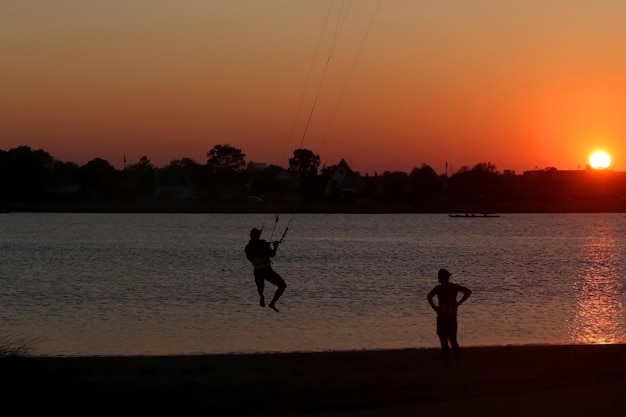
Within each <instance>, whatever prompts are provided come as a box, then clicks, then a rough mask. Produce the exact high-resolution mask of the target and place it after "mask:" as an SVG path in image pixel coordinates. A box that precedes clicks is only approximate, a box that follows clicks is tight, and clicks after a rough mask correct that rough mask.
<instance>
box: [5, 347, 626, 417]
mask: <svg viewBox="0 0 626 417" xmlns="http://www.w3.org/2000/svg"><path fill="white" fill-rule="evenodd" d="M464 355H465V357H464V359H465V360H464V364H463V366H462V367H461V368H460V369H452V370H447V369H446V368H445V367H444V366H443V365H442V361H441V357H440V352H439V351H438V350H436V349H407V350H387V351H353V352H324V353H290V354H251V355H203V356H166V357H69V358H50V357H19V358H2V359H0V375H1V378H2V387H1V391H0V395H1V396H2V404H3V407H2V408H1V410H3V411H2V414H3V415H34V414H32V413H38V414H46V415H52V414H54V415H84V416H93V415H110V416H120V415H136V416H154V415H172V416H174V415H181V416H183V415H184V416H187V415H188V416H278V417H280V416H325V417H330V416H333V417H357V416H358V417H369V416H390V417H393V416H435V415H438V416H551V417H559V416H568V417H572V416H602V417H613V416H620V417H624V416H626V345H594V346H524V347H480V348H466V349H464ZM9 410H13V411H10V412H9ZM4 411H7V414H5V413H4Z"/></svg>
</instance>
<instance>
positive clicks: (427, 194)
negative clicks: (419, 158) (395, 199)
mask: <svg viewBox="0 0 626 417" xmlns="http://www.w3.org/2000/svg"><path fill="white" fill-rule="evenodd" d="M409 187H410V191H409V192H410V195H411V198H412V199H413V201H416V202H428V201H434V200H436V199H437V198H438V197H439V196H440V194H441V192H442V191H443V181H442V180H441V178H440V177H439V175H437V173H436V172H435V170H434V169H433V168H432V167H431V166H430V165H427V164H422V166H421V167H420V168H413V170H412V171H411V173H410V174H409Z"/></svg>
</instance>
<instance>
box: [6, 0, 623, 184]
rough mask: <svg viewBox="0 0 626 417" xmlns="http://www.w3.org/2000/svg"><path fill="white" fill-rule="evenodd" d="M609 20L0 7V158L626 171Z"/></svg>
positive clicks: (503, 2) (455, 4) (404, 8)
mask: <svg viewBox="0 0 626 417" xmlns="http://www.w3.org/2000/svg"><path fill="white" fill-rule="evenodd" d="M625 22H626V1H624V0H584V1H583V0H524V1H507V0H472V1H468V0H353V1H345V0H344V1H337V0H335V1H329V0H204V1H200V0H178V1H165V0H107V1H90V0H54V1H50V0H8V1H7V0H5V1H3V2H1V3H0V60H1V61H0V62H1V65H0V149H2V150H8V149H10V148H13V147H16V146H20V145H27V146H30V147H31V148H34V149H43V150H45V151H47V152H49V153H50V154H51V155H52V156H53V157H55V158H57V159H59V160H62V161H68V162H70V161H71V162H76V163H78V164H81V165H82V164H85V163H87V162H88V161H90V160H92V159H95V158H103V159H106V160H107V161H109V162H110V163H112V164H113V165H115V166H116V167H118V168H121V167H122V164H123V158H124V155H125V156H126V159H127V162H128V163H135V162H137V161H138V160H139V158H140V157H142V156H147V157H148V158H149V159H150V161H151V162H152V163H153V164H154V165H156V166H159V167H160V166H164V165H166V164H167V163H169V162H170V161H172V160H174V159H180V158H183V157H189V158H193V159H194V160H196V161H197V162H199V163H205V162H206V153H207V152H208V151H209V150H210V149H211V148H213V147H214V146H215V145H218V144H229V145H231V146H234V147H237V148H239V149H241V150H242V151H243V152H244V153H245V154H246V160H247V161H254V162H265V163H271V164H277V165H280V166H283V167H286V166H287V165H288V159H289V157H291V156H292V155H293V150H294V149H296V148H300V147H303V148H307V149H310V150H312V151H313V152H314V153H316V154H318V155H320V157H321V161H322V165H333V164H336V163H337V162H339V160H340V159H341V158H345V159H346V161H348V163H349V164H350V165H351V167H352V168H353V169H354V170H356V171H359V172H360V173H361V174H366V173H369V174H374V173H379V174H380V173H382V172H384V171H404V172H410V171H411V169H412V168H414V167H420V166H421V165H422V164H423V163H426V164H428V165H430V166H432V167H433V168H434V169H435V170H436V171H437V172H438V173H444V172H445V171H446V163H447V164H448V165H447V172H448V173H452V172H453V171H456V170H457V169H459V168H460V167H462V166H469V167H471V166H474V165H475V164H477V163H479V162H490V163H492V164H494V165H495V166H496V168H497V169H498V171H504V170H507V169H509V170H514V171H515V172H516V173H522V172H523V171H525V170H529V169H535V168H540V169H542V168H546V167H556V168H557V169H562V170H566V169H581V168H584V167H585V166H586V164H587V163H588V157H589V155H590V154H591V152H592V151H594V150H596V149H604V150H605V151H607V152H608V153H609V154H610V155H611V156H612V158H613V165H612V167H611V168H613V169H615V170H620V171H623V170H626V49H625V48H626V23H625ZM309 116H310V121H309V122H307V120H308V119H309ZM307 126H308V127H307Z"/></svg>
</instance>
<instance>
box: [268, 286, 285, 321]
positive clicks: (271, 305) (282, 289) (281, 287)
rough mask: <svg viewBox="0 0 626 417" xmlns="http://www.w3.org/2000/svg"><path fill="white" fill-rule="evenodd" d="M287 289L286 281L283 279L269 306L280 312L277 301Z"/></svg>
mask: <svg viewBox="0 0 626 417" xmlns="http://www.w3.org/2000/svg"><path fill="white" fill-rule="evenodd" d="M285 289H287V284H285V282H284V281H283V282H282V283H280V284H279V285H278V289H276V292H275V293H274V297H273V298H272V301H271V302H270V305H269V307H270V308H271V309H272V310H274V311H275V312H277V313H278V309H277V308H276V301H278V299H279V298H280V296H281V295H283V293H284V292H285Z"/></svg>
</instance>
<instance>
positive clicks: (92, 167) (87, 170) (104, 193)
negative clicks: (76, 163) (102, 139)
mask: <svg viewBox="0 0 626 417" xmlns="http://www.w3.org/2000/svg"><path fill="white" fill-rule="evenodd" d="M78 178H79V182H80V185H81V188H82V189H83V190H84V191H85V192H86V193H88V194H90V195H92V196H93V197H96V198H98V199H100V198H111V197H113V196H114V194H115V191H116V188H117V185H118V183H117V180H118V171H117V170H116V169H115V167H114V166H113V165H111V164H110V163H109V162H108V161H106V160H104V159H102V158H96V159H92V160H91V161H89V162H87V163H86V164H85V165H83V166H81V167H79V168H78Z"/></svg>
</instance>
